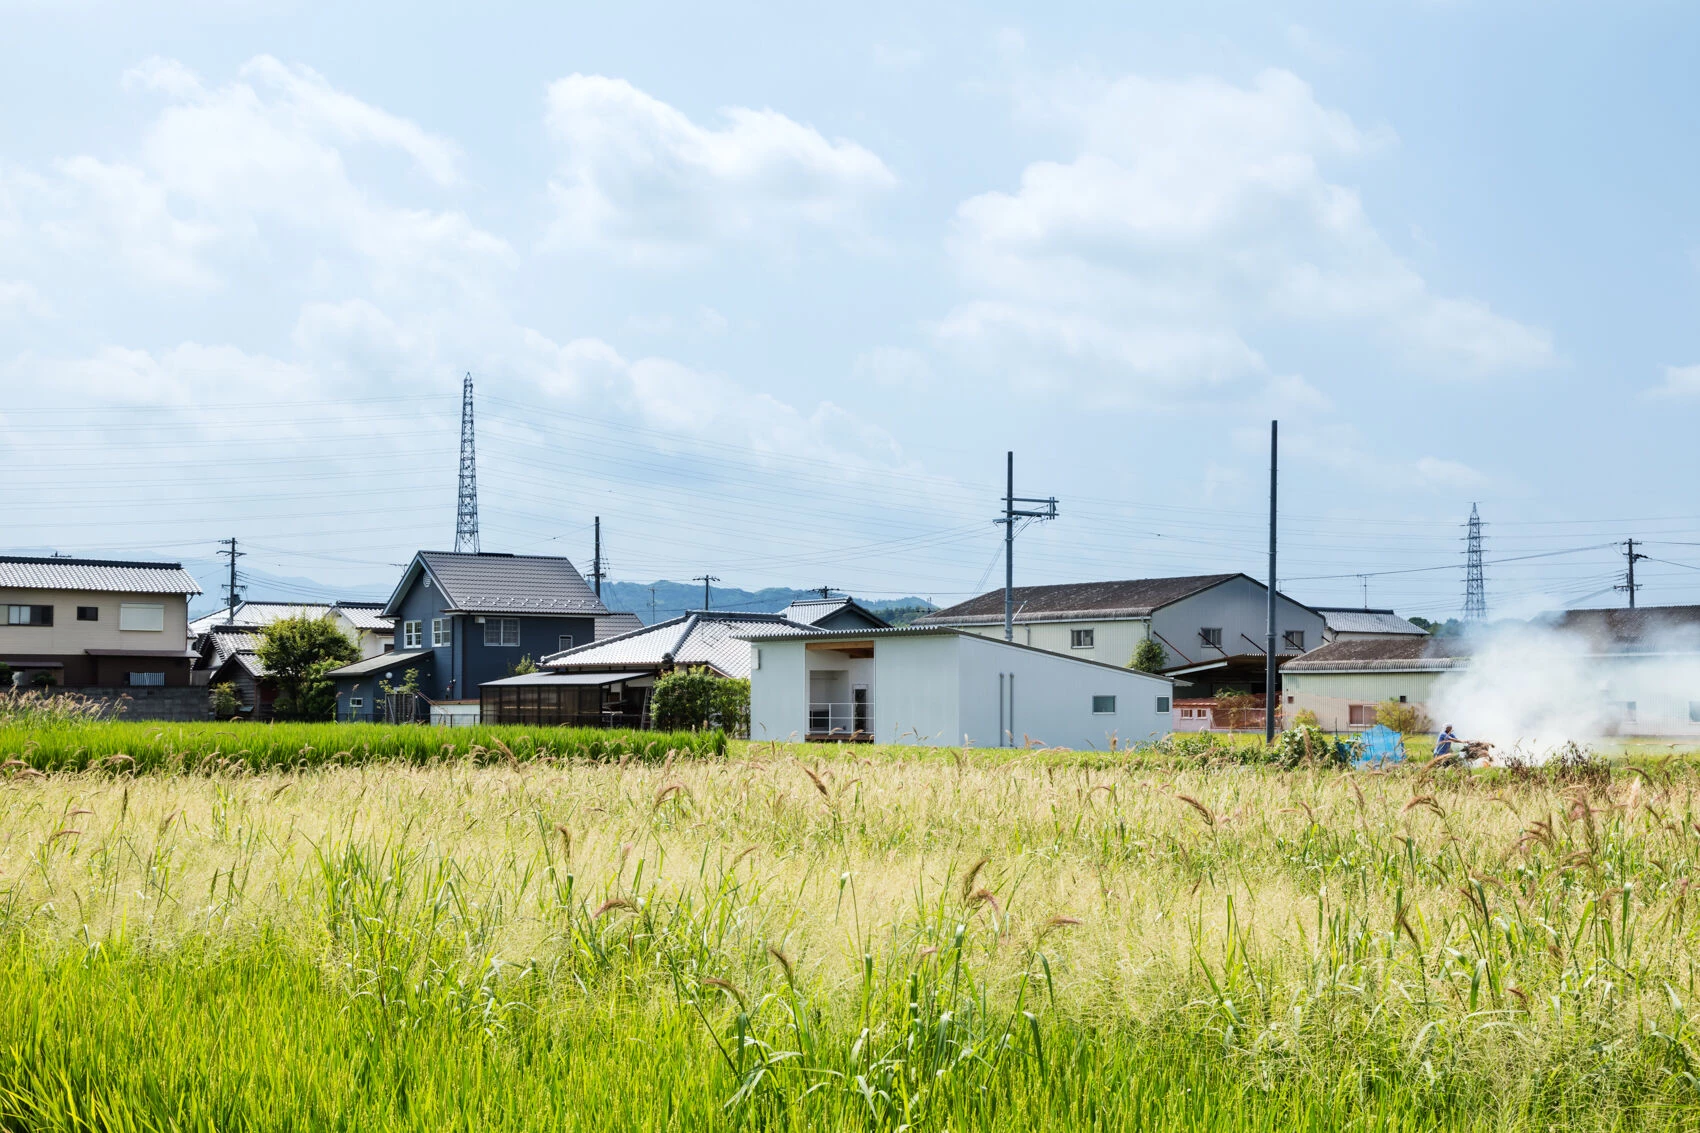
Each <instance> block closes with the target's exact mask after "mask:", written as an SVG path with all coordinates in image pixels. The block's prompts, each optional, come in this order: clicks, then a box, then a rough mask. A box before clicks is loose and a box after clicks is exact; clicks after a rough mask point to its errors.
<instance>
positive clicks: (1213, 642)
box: [1198, 626, 1222, 649]
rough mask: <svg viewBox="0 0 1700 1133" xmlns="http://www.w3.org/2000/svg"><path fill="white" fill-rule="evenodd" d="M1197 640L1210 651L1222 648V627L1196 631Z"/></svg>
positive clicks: (1206, 627)
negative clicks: (1210, 649)
mask: <svg viewBox="0 0 1700 1133" xmlns="http://www.w3.org/2000/svg"><path fill="white" fill-rule="evenodd" d="M1198 638H1199V640H1200V641H1202V642H1204V644H1206V645H1208V646H1209V647H1210V648H1212V649H1220V648H1222V627H1221V626H1205V627H1204V628H1202V629H1200V630H1199V631H1198Z"/></svg>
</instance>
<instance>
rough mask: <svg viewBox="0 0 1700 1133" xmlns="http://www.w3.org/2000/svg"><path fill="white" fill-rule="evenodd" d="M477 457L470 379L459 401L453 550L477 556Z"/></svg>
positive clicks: (463, 387)
mask: <svg viewBox="0 0 1700 1133" xmlns="http://www.w3.org/2000/svg"><path fill="white" fill-rule="evenodd" d="M478 549H479V548H478V457H477V454H476V452H475V450H474V445H473V435H472V375H471V374H467V375H466V381H465V382H464V383H463V384H462V385H461V397H460V497H459V499H458V501H457V502H456V505H455V550H456V551H471V552H472V553H473V554H477V553H478Z"/></svg>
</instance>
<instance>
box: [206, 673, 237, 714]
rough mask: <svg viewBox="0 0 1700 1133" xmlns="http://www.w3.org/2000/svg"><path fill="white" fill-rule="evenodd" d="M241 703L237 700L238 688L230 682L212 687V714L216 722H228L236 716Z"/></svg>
mask: <svg viewBox="0 0 1700 1133" xmlns="http://www.w3.org/2000/svg"><path fill="white" fill-rule="evenodd" d="M240 707H241V702H240V701H238V700H237V699H236V686H235V685H233V684H231V683H230V682H229V681H224V682H222V683H221V684H216V685H213V686H212V714H213V719H215V720H228V719H230V718H231V717H232V716H235V715H236V712H237V710H238V709H239V708H240Z"/></svg>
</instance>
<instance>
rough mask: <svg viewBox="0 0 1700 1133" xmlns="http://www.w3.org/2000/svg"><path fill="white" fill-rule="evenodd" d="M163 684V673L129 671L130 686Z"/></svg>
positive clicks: (156, 685) (150, 686)
mask: <svg viewBox="0 0 1700 1133" xmlns="http://www.w3.org/2000/svg"><path fill="white" fill-rule="evenodd" d="M164 684H165V674H164V673H131V674H130V687H131V688H158V687H160V686H162V685H164Z"/></svg>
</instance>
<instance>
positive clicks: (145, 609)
mask: <svg viewBox="0 0 1700 1133" xmlns="http://www.w3.org/2000/svg"><path fill="white" fill-rule="evenodd" d="M118 628H119V629H128V630H139V631H141V632H143V633H160V632H162V631H164V629H165V607H164V606H163V605H161V604H160V603H158V602H122V603H120V604H119V606H118Z"/></svg>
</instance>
